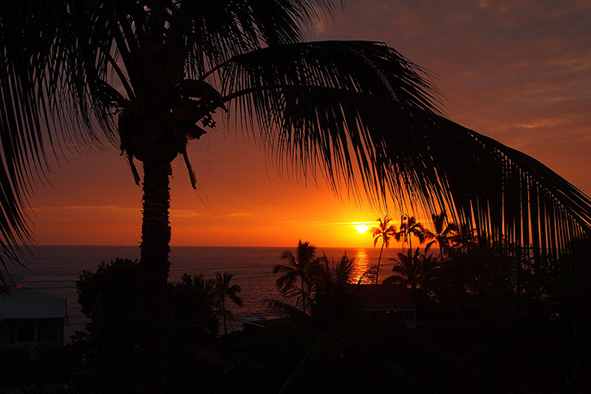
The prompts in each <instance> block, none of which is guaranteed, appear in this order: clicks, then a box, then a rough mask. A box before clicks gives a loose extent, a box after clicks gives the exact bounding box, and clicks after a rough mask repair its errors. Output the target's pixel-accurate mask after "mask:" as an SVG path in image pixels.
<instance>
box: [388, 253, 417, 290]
mask: <svg viewBox="0 0 591 394" xmlns="http://www.w3.org/2000/svg"><path fill="white" fill-rule="evenodd" d="M392 260H394V261H395V262H396V264H395V265H394V267H393V268H392V271H393V272H394V275H391V276H389V277H388V278H386V279H384V283H385V284H391V283H405V284H409V285H410V286H411V288H412V289H413V290H415V289H416V288H417V283H418V279H419V277H420V276H421V263H420V261H419V248H417V249H416V250H415V252H414V253H413V251H412V249H408V251H407V253H406V254H404V253H398V259H392Z"/></svg>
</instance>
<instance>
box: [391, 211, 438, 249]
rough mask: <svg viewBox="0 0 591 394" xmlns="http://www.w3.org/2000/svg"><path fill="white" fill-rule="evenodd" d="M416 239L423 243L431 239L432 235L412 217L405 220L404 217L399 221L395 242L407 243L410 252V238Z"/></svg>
mask: <svg viewBox="0 0 591 394" xmlns="http://www.w3.org/2000/svg"><path fill="white" fill-rule="evenodd" d="M413 236H415V237H417V238H418V240H419V243H421V244H422V243H423V242H425V240H426V239H430V238H432V237H433V234H432V233H431V232H430V231H429V230H427V229H425V228H424V227H423V225H422V224H421V223H419V221H418V220H417V219H416V218H415V217H414V216H411V217H410V218H406V216H405V217H404V218H403V219H402V220H401V221H400V229H399V230H398V232H397V233H396V240H397V241H400V240H402V241H403V242H405V243H406V242H408V244H409V249H410V250H412V237H413Z"/></svg>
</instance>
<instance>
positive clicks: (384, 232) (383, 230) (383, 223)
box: [370, 215, 396, 285]
mask: <svg viewBox="0 0 591 394" xmlns="http://www.w3.org/2000/svg"><path fill="white" fill-rule="evenodd" d="M377 220H378V225H377V227H372V228H371V229H370V231H371V235H372V236H373V246H374V248H375V246H376V245H377V243H378V241H380V240H381V241H382V246H381V248H380V254H379V256H378V269H377V272H376V285H377V284H378V283H379V282H378V278H379V276H380V263H381V261H382V252H383V251H384V247H386V248H387V247H388V246H390V239H391V238H392V237H394V236H395V235H396V227H395V226H394V223H393V221H392V219H390V218H389V217H388V216H387V215H386V216H384V218H383V219H382V218H378V219H377Z"/></svg>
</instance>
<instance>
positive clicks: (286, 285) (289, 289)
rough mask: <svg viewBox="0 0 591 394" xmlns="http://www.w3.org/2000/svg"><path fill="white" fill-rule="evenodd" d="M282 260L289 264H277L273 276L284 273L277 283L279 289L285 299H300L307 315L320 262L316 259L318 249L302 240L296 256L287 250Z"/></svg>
mask: <svg viewBox="0 0 591 394" xmlns="http://www.w3.org/2000/svg"><path fill="white" fill-rule="evenodd" d="M281 259H282V260H285V261H287V264H286V265H283V264H277V265H275V266H274V267H273V274H278V273H283V276H281V277H279V278H278V279H277V281H276V285H277V288H278V289H279V291H280V292H281V295H282V296H283V297H286V298H291V297H299V301H298V302H299V303H300V305H301V306H302V310H303V311H304V313H306V304H308V303H309V299H310V294H311V292H312V288H313V280H312V276H313V272H314V270H315V269H316V268H317V267H318V261H319V259H317V258H316V248H315V247H314V246H312V245H310V242H307V241H306V242H302V241H301V240H300V241H298V247H297V250H296V254H295V255H294V254H293V253H292V252H291V251H289V250H286V251H285V252H283V254H282V255H281ZM298 282H299V283H298Z"/></svg>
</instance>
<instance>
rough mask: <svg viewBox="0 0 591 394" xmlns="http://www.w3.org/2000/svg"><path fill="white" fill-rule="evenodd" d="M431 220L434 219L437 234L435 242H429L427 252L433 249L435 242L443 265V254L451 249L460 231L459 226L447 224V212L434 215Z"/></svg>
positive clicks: (435, 234)
mask: <svg viewBox="0 0 591 394" xmlns="http://www.w3.org/2000/svg"><path fill="white" fill-rule="evenodd" d="M431 218H433V226H434V227H435V233H434V234H433V237H434V238H435V239H434V240H433V241H431V242H429V243H428V244H427V246H426V247H425V250H427V249H428V248H430V247H431V245H432V244H433V243H435V242H437V244H438V245H439V255H440V258H441V264H443V253H444V252H445V251H446V250H447V249H448V248H449V247H450V244H451V240H452V239H453V237H454V236H455V235H456V233H457V231H458V225H457V224H455V223H449V222H448V223H447V226H446V225H445V223H446V221H447V215H446V213H445V211H443V212H441V213H440V214H435V213H434V214H432V215H431Z"/></svg>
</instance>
